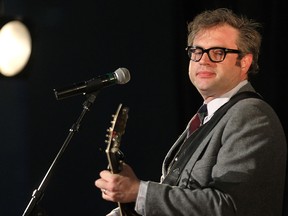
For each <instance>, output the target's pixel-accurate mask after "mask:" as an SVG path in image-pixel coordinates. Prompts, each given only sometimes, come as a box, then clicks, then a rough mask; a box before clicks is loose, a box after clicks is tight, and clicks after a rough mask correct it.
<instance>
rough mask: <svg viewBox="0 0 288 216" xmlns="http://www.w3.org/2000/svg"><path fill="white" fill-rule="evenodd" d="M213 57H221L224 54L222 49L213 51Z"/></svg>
mask: <svg viewBox="0 0 288 216" xmlns="http://www.w3.org/2000/svg"><path fill="white" fill-rule="evenodd" d="M212 52H213V55H218V56H223V55H224V54H225V52H224V50H223V49H213V50H212Z"/></svg>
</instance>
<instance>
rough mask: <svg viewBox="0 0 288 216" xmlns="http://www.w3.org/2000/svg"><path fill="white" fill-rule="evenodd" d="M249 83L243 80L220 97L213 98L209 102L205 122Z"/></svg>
mask: <svg viewBox="0 0 288 216" xmlns="http://www.w3.org/2000/svg"><path fill="white" fill-rule="evenodd" d="M247 83H248V81H247V80H243V81H241V82H240V83H239V84H238V85H237V86H235V87H234V88H233V89H231V90H230V91H229V92H226V93H225V94H223V95H221V96H220V97H218V98H215V99H213V100H212V101H210V102H209V103H208V104H207V116H206V117H205V119H204V123H206V122H207V121H209V119H210V118H211V117H212V116H213V114H214V113H215V112H216V111H217V110H218V109H219V108H220V107H221V106H222V105H223V104H225V103H227V102H228V101H229V100H230V98H231V97H232V96H233V95H235V94H236V93H237V92H238V91H239V89H240V88H242V87H243V86H244V85H246V84H247Z"/></svg>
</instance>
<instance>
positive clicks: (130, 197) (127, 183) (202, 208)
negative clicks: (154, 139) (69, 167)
mask: <svg viewBox="0 0 288 216" xmlns="http://www.w3.org/2000/svg"><path fill="white" fill-rule="evenodd" d="M258 27H259V25H258V24H257V23H256V22H254V21H253V20H249V19H247V18H245V17H240V16H237V15H236V14H234V13H233V12H232V11H231V10H229V9H225V8H220V9H216V10H211V11H204V12H203V13H201V14H199V15H198V16H196V17H195V19H194V20H193V21H192V22H191V23H190V24H189V25H188V30H189V35H188V47H187V51H188V55H189V57H190V64H189V77H190V80H191V82H192V83H193V85H194V86H195V87H196V88H197V90H198V91H199V93H200V94H201V96H202V97H203V100H204V103H203V104H206V106H207V115H206V117H205V118H204V120H203V122H202V126H200V128H198V129H196V130H195V131H194V132H192V134H191V135H190V137H192V138H190V137H187V133H188V130H189V129H188V127H187V129H186V130H185V131H184V132H183V134H182V135H181V136H180V137H179V139H178V140H177V141H176V143H175V144H174V145H173V146H172V148H171V150H170V151H169V152H168V154H167V156H166V158H165V160H164V163H163V170H162V178H161V182H160V183H157V182H151V181H148V182H144V181H140V180H139V179H138V178H137V177H136V175H135V173H134V172H133V170H132V169H131V167H130V166H129V165H127V164H123V170H122V171H121V173H120V174H111V173H110V172H109V171H107V170H105V171H102V172H101V173H100V177H101V178H100V179H98V180H96V182H95V185H96V187H98V188H100V189H101V190H102V197H103V198H104V199H105V200H108V201H113V202H119V203H130V202H132V203H133V202H135V206H134V208H135V210H136V212H137V213H138V214H140V215H149V216H150V215H157V216H161V215H193V216H202V215H203V216H204V215H207V216H212V215H213V216H232V215H238V216H266V215H267V216H268V215H273V216H281V214H282V213H281V212H282V202H283V191H284V181H285V166H286V138H285V135H284V132H283V128H282V126H281V123H280V121H279V119H278V117H277V115H276V114H275V112H274V110H273V109H272V108H271V107H270V106H269V105H268V104H267V103H266V102H265V101H264V100H263V99H261V98H259V97H256V96H255V97H254V96H252V97H251V94H253V93H255V90H254V88H253V87H252V85H251V83H250V82H249V79H248V78H249V76H250V75H251V74H253V73H255V72H257V70H258V64H257V61H258V54H259V50H260V44H261V36H260V34H259V32H258V31H257V28H258ZM243 92H245V93H247V92H249V93H250V96H248V98H242V99H241V100H240V99H237V100H235V97H234V96H236V95H240V94H241V93H242V95H243ZM232 101H234V103H233V104H231V103H232ZM228 105H229V106H230V108H229V109H228V108H227V111H225V112H224V111H223V108H224V107H227V106H228ZM216 117H217V118H218V120H216ZM192 121H193V120H192ZM211 125H213V126H212V127H211ZM208 126H209V127H210V128H211V129H209V130H208V129H207V128H208ZM203 131H204V132H203ZM197 133H198V134H200V133H202V135H203V133H204V135H205V136H202V138H201V139H200V138H199V136H197ZM195 134H196V135H195ZM193 148H194V149H193ZM188 153H189V154H188ZM187 154H188V160H187V161H186V162H184V163H180V162H178V161H185V160H184V158H187ZM175 173H176V174H175ZM175 176H176V177H175ZM117 212H118V213H119V209H118V211H117V210H114V211H113V212H112V213H111V215H117Z"/></svg>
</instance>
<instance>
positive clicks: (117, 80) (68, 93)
mask: <svg viewBox="0 0 288 216" xmlns="http://www.w3.org/2000/svg"><path fill="white" fill-rule="evenodd" d="M129 80H130V73H129V70H128V69H126V68H118V69H117V70H116V71H114V72H113V73H107V74H104V75H100V76H98V77H96V78H92V79H90V80H88V81H83V82H79V83H74V84H72V85H71V86H68V87H64V88H60V89H54V93H55V96H56V99H57V100H60V99H64V98H67V97H72V96H75V95H79V94H83V95H85V94H88V93H91V92H95V91H97V90H100V89H102V88H105V87H108V86H112V85H115V84H125V83H127V82H129Z"/></svg>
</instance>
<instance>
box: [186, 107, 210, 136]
mask: <svg viewBox="0 0 288 216" xmlns="http://www.w3.org/2000/svg"><path fill="white" fill-rule="evenodd" d="M206 115H207V105H206V104H203V105H202V106H201V107H200V108H199V109H198V111H197V113H196V114H195V115H194V116H193V118H192V119H191V121H190V123H189V127H188V128H189V129H188V132H187V137H189V136H190V135H191V134H192V133H193V132H194V131H195V130H197V129H198V128H199V127H200V126H201V125H202V124H203V120H204V118H205V116H206Z"/></svg>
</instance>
